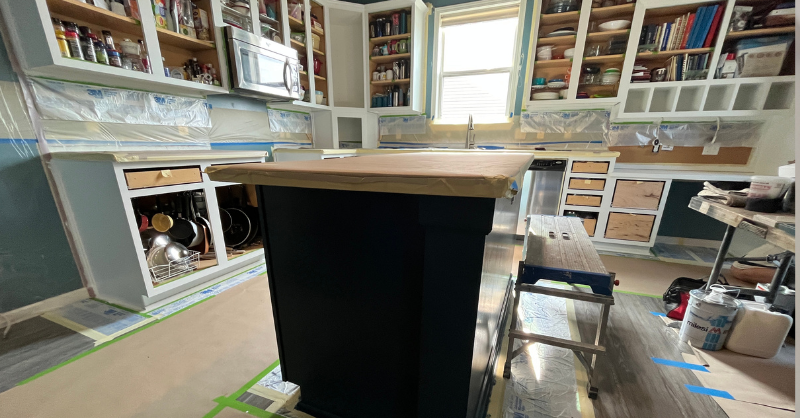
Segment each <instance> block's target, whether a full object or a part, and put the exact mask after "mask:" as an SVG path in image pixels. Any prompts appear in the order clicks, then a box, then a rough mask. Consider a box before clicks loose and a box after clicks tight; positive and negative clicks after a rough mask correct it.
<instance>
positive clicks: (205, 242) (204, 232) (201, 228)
mask: <svg viewBox="0 0 800 418" xmlns="http://www.w3.org/2000/svg"><path fill="white" fill-rule="evenodd" d="M186 196H187V198H186V201H187V203H188V204H189V207H190V208H191V214H192V221H193V222H194V223H195V224H196V225H197V239H195V240H194V241H192V243H193V244H192V245H191V246H190V247H189V249H191V250H195V251H199V252H200V254H205V253H207V252H208V248H209V246H210V245H211V243H210V241H211V239H210V234H211V232H210V231H211V229H210V228H209V227H210V225H211V224H210V223H209V222H208V220H206V219H205V218H202V217H200V216H197V211H196V209H197V208H196V201H195V200H194V199H193V198H192V195H191V193H188V192H187V194H186ZM201 219H202V221H201ZM207 225H208V226H207ZM195 241H198V242H197V243H195Z"/></svg>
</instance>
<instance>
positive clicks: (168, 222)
mask: <svg viewBox="0 0 800 418" xmlns="http://www.w3.org/2000/svg"><path fill="white" fill-rule="evenodd" d="M155 210H156V211H159V210H160V211H161V212H159V213H156V214H155V215H153V219H152V222H151V223H152V224H153V229H155V230H156V231H158V232H167V231H169V229H170V228H172V225H173V224H174V221H173V220H172V217H171V216H169V215H167V214H165V213H163V212H164V208H163V207H162V206H161V198H160V197H159V196H156V207H155Z"/></svg>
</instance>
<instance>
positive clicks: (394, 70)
mask: <svg viewBox="0 0 800 418" xmlns="http://www.w3.org/2000/svg"><path fill="white" fill-rule="evenodd" d="M365 9H366V14H365V19H364V54H365V57H366V60H365V65H364V78H363V80H364V83H365V89H364V102H365V104H366V107H367V108H368V109H369V111H370V112H375V113H381V114H403V112H411V113H417V112H421V111H422V107H423V101H424V90H423V88H424V85H425V80H423V79H422V77H423V74H424V71H423V70H424V67H425V59H426V55H425V45H424V42H425V39H424V37H425V26H426V25H427V22H426V16H427V7H425V4H424V3H422V1H420V0H416V1H411V0H390V1H384V2H379V3H372V4H368V5H366V6H365ZM376 75H377V77H376ZM376 78H377V79H376Z"/></svg>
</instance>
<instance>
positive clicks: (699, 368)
mask: <svg viewBox="0 0 800 418" xmlns="http://www.w3.org/2000/svg"><path fill="white" fill-rule="evenodd" d="M650 358H651V359H653V362H654V363H656V364H662V365H664V366H672V367H680V368H683V369H689V370H697V371H700V372H706V373H709V371H708V369H706V368H705V367H704V366H701V365H699V364H692V363H686V362H685V361H674V360H667V359H664V358H658V357H650Z"/></svg>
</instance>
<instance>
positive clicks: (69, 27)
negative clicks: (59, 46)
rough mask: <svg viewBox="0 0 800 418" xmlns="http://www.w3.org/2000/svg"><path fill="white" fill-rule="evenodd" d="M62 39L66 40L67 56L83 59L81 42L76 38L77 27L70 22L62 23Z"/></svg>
mask: <svg viewBox="0 0 800 418" xmlns="http://www.w3.org/2000/svg"><path fill="white" fill-rule="evenodd" d="M64 28H65V29H64V38H65V39H66V40H67V46H68V47H69V55H70V56H71V57H72V58H78V59H83V51H82V50H81V41H80V38H79V36H78V25H76V24H75V23H72V22H64Z"/></svg>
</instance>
